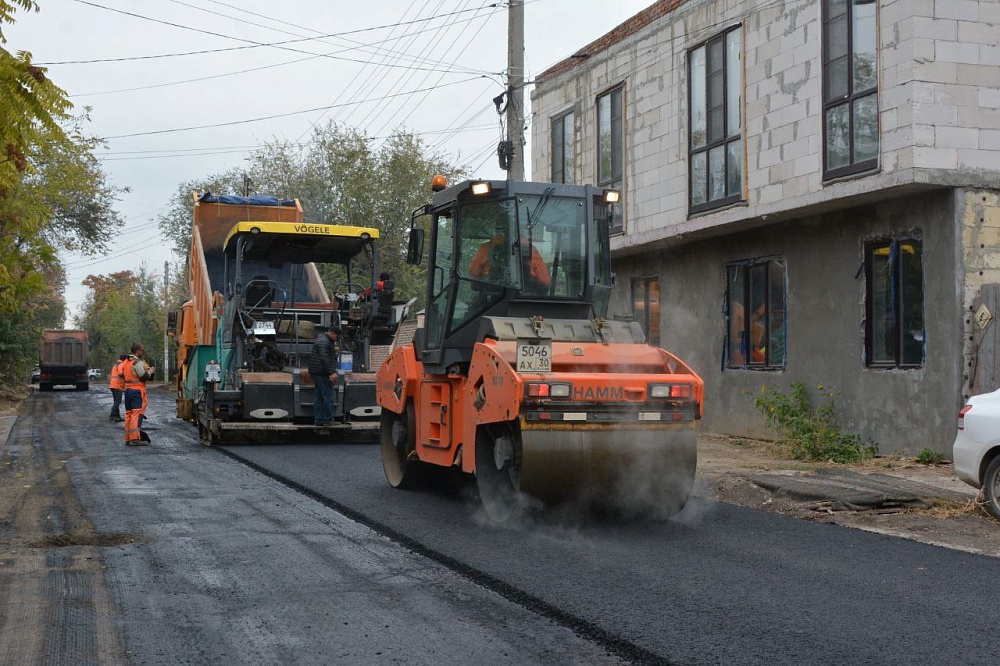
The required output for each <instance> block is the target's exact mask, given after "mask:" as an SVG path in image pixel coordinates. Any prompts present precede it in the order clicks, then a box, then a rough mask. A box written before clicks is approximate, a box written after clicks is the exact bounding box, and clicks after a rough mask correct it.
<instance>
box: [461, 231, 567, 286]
mask: <svg viewBox="0 0 1000 666" xmlns="http://www.w3.org/2000/svg"><path fill="white" fill-rule="evenodd" d="M506 242H507V240H506V237H505V236H504V235H503V234H497V235H495V236H493V238H491V239H489V240H488V241H486V242H485V243H483V244H482V245H480V246H479V250H478V251H477V252H476V254H475V256H473V257H472V261H470V262H469V275H471V276H472V277H477V278H487V277H490V269H491V268H492V266H491V264H492V259H493V257H500V261H501V262H502V263H506V262H509V259H506V258H505V257H504V255H505V254H506V251H507V246H506ZM518 247H519V248H520V251H521V254H522V256H523V257H524V263H525V278H526V284H525V286H526V287H533V288H536V289H544V288H546V287H548V286H549V282H550V280H551V278H550V276H549V268H548V266H546V264H545V259H544V258H542V253H541V252H539V251H538V248H537V247H535V246H534V245H533V244H532V243H531V242H530V241H529V240H528V239H527V238H526V237H524V236H521V238H520V240H519V242H518ZM496 279H497V278H496V277H495V276H494V277H493V281H494V282H496Z"/></svg>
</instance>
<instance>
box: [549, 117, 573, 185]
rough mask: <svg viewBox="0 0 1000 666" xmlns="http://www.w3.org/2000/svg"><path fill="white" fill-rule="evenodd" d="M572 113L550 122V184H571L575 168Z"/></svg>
mask: <svg viewBox="0 0 1000 666" xmlns="http://www.w3.org/2000/svg"><path fill="white" fill-rule="evenodd" d="M573 129H574V127H573V112H572V111H570V112H569V113H564V114H562V115H561V116H559V117H558V118H554V119H553V120H552V182H553V183H572V182H573V180H574V179H573V176H574V170H575V167H576V159H575V158H576V153H575V147H576V145H575V141H574V140H573V137H574V135H573Z"/></svg>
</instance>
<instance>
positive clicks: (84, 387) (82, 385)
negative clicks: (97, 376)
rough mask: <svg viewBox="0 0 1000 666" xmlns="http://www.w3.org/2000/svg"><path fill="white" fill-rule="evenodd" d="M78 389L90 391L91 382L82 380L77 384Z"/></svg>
mask: <svg viewBox="0 0 1000 666" xmlns="http://www.w3.org/2000/svg"><path fill="white" fill-rule="evenodd" d="M76 390H77V391H89V390H90V382H80V383H79V384H77V385H76Z"/></svg>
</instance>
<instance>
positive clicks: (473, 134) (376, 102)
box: [3, 0, 653, 323]
mask: <svg viewBox="0 0 1000 666" xmlns="http://www.w3.org/2000/svg"><path fill="white" fill-rule="evenodd" d="M652 2H653V0H527V2H526V3H525V69H526V79H528V80H530V79H531V77H532V76H533V75H535V74H538V73H540V72H542V71H543V70H545V69H546V68H547V67H549V66H551V65H552V64H554V63H556V62H558V61H559V60H561V59H563V58H565V57H567V56H569V55H571V54H572V53H574V52H575V51H576V50H578V49H579V48H581V47H583V46H584V45H586V44H587V43H588V42H590V41H593V40H594V39H596V38H597V37H600V36H601V35H603V34H604V33H606V32H607V31H609V30H611V29H612V28H614V27H615V26H617V25H618V24H619V23H621V22H623V21H624V20H626V19H627V18H629V17H630V16H632V15H634V14H635V13H637V12H639V11H641V10H642V9H643V8H645V7H647V6H649V5H650V4H652ZM39 4H40V5H41V11H40V12H39V13H27V12H24V11H21V10H20V9H18V11H17V12H16V13H15V15H14V18H15V23H14V24H13V25H5V26H4V27H3V31H4V34H5V35H6V36H7V44H6V45H4V47H5V48H6V49H7V50H8V51H11V52H16V51H22V50H23V51H29V52H31V54H32V57H33V59H34V62H35V63H36V64H40V65H44V66H46V67H48V69H49V76H50V78H52V80H53V81H54V82H55V83H56V84H57V85H58V86H60V87H61V88H62V89H63V90H65V91H66V92H67V93H69V95H70V99H71V100H72V101H73V103H74V105H75V106H76V107H77V109H78V110H79V109H82V107H85V106H89V107H91V108H92V111H91V120H92V122H91V123H90V124H89V131H90V133H91V134H93V135H94V136H99V137H104V138H106V139H107V140H108V142H107V148H106V149H103V150H101V151H99V152H98V156H99V157H100V158H101V160H102V163H103V165H104V168H105V171H106V172H107V173H108V174H109V176H110V178H111V181H112V182H113V183H114V184H115V185H118V186H123V187H128V188H130V190H131V191H130V192H129V193H127V194H125V195H123V197H122V200H121V202H120V203H119V204H118V205H117V210H118V211H119V212H120V213H121V214H122V216H123V217H124V219H125V223H126V225H125V229H124V231H123V232H122V233H121V234H120V236H119V238H118V239H117V241H116V242H115V246H114V249H113V251H112V252H111V253H110V254H109V255H108V256H106V257H103V258H97V259H92V258H87V257H80V256H76V255H67V256H65V257H64V259H65V261H66V262H67V266H68V278H69V285H68V287H67V293H66V298H67V302H68V306H69V315H70V316H71V317H72V316H73V315H76V314H78V308H79V305H80V303H81V302H82V300H83V298H84V296H85V295H86V293H87V289H86V288H85V287H83V286H82V285H81V284H80V283H81V281H82V280H83V279H84V278H85V277H86V276H87V275H90V274H102V275H103V274H109V273H112V272H115V271H120V270H133V271H135V270H138V269H139V267H140V266H142V265H143V264H145V265H146V267H147V268H148V270H149V271H150V272H153V273H155V274H156V275H158V276H162V274H163V268H164V262H165V261H170V262H171V268H170V270H171V280H174V279H177V277H178V275H177V273H178V271H182V270H183V268H184V263H183V262H184V257H179V256H176V255H172V254H171V252H170V250H169V247H168V246H169V245H170V244H169V243H168V242H167V241H166V240H165V239H163V238H162V237H161V236H160V235H159V229H158V228H157V226H156V224H155V219H156V215H157V214H158V213H160V212H162V211H163V210H164V209H165V208H166V207H167V205H168V203H169V201H170V199H171V197H172V195H173V194H174V192H175V191H176V189H177V186H178V185H179V184H180V183H181V182H182V181H185V180H190V179H194V178H199V177H202V176H206V175H210V174H216V173H220V172H222V171H226V170H228V169H230V168H233V167H238V166H240V165H241V164H242V163H243V158H244V156H245V154H246V153H247V152H248V151H250V150H252V149H253V148H254V147H256V146H259V145H260V144H262V143H264V142H265V141H268V140H271V139H274V138H280V139H285V140H289V141H299V140H303V139H306V138H308V136H309V132H310V128H311V127H312V126H313V125H314V124H317V123H325V122H327V121H328V120H333V121H336V122H338V123H341V124H344V125H347V126H350V127H356V128H358V129H360V130H363V131H365V132H367V134H368V135H369V136H372V137H375V138H376V139H378V138H383V137H386V136H387V135H389V134H390V133H391V132H392V131H393V130H395V129H398V128H404V129H406V130H408V131H412V132H414V133H417V134H420V135H421V136H423V138H424V139H425V141H426V142H427V143H428V144H429V145H430V146H431V147H433V148H434V149H436V150H438V151H440V152H441V153H443V154H445V155H446V156H448V157H450V158H451V159H452V160H453V161H455V162H456V163H460V164H464V165H467V166H468V167H469V168H470V169H471V170H472V171H473V172H474V173H475V174H476V175H477V176H480V177H487V178H502V177H504V174H503V172H502V171H500V169H499V167H498V166H497V158H496V154H495V150H496V144H497V142H498V140H499V138H500V129H499V123H498V118H497V114H496V110H495V108H494V106H493V102H492V101H491V100H492V98H493V97H494V96H495V95H497V94H499V93H500V92H501V91H502V89H503V88H502V83H501V82H502V80H503V79H502V76H501V73H502V72H503V70H504V69H505V67H506V63H507V9H506V5H496V6H493V5H492V3H488V2H484V1H483V0H432V1H427V2H420V1H419V0H370V1H369V2H360V3H358V2H345V1H343V0H282V2H273V0H224V1H221V0H156V1H155V2H151V1H150V0H142V1H140V0H39ZM529 94H530V88H529V90H528V94H526V95H525V104H526V105H528V104H529V103H530V98H529V96H528V95H529ZM529 133H530V130H529ZM525 162H526V168H528V169H529V170H530V161H529V160H525ZM267 194H276V195H279V196H287V197H295V196H296V193H295V192H273V193H271V192H268V193H267ZM67 323H72V322H71V321H70V322H67Z"/></svg>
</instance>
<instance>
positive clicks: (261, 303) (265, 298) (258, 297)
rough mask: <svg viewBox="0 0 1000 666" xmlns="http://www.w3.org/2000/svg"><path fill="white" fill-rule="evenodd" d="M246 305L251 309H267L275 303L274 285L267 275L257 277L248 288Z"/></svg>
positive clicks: (249, 283)
mask: <svg viewBox="0 0 1000 666" xmlns="http://www.w3.org/2000/svg"><path fill="white" fill-rule="evenodd" d="M245 299H246V304H247V306H249V307H251V308H267V307H270V306H271V303H272V302H274V284H273V283H272V282H271V281H270V280H269V279H268V277H267V276H266V275H255V276H253V279H252V280H250V282H248V283H247V288H246V295H245Z"/></svg>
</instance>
